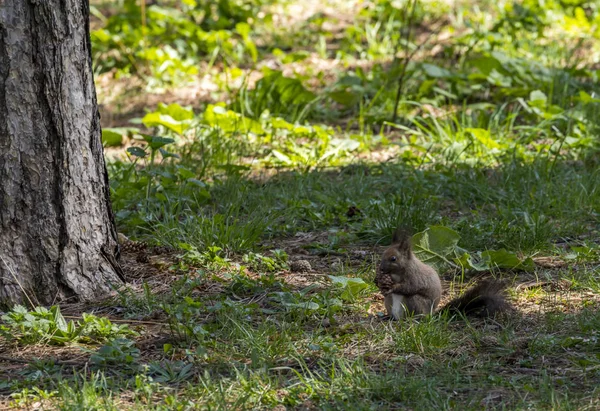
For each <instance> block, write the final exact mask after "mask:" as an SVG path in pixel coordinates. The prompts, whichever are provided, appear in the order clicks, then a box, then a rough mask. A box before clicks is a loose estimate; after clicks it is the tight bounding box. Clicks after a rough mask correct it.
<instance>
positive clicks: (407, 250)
mask: <svg viewBox="0 0 600 411" xmlns="http://www.w3.org/2000/svg"><path fill="white" fill-rule="evenodd" d="M410 237H411V235H410V231H409V230H408V229H407V228H405V227H399V228H398V229H397V230H396V232H395V233H394V238H393V244H394V245H396V247H397V248H398V251H400V253H402V254H404V255H406V257H407V258H410V255H411V244H410Z"/></svg>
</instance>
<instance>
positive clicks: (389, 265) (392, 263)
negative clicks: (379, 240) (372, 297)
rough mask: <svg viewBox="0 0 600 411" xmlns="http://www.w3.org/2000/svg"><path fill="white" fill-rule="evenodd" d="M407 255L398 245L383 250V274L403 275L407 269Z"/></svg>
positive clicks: (380, 269)
mask: <svg viewBox="0 0 600 411" xmlns="http://www.w3.org/2000/svg"><path fill="white" fill-rule="evenodd" d="M406 263H407V256H406V255H405V254H404V253H402V252H401V251H400V250H399V249H398V247H395V246H392V247H390V248H388V249H387V250H385V251H384V252H383V256H382V257H381V263H380V264H379V271H380V272H381V273H382V274H391V275H392V278H393V277H394V274H397V275H402V274H403V273H404V270H405V269H406Z"/></svg>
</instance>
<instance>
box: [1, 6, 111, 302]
mask: <svg viewBox="0 0 600 411" xmlns="http://www.w3.org/2000/svg"><path fill="white" fill-rule="evenodd" d="M99 120H100V116H99V114H98V108H97V103H96V91H95V89H94V81H93V74H92V61H91V44H90V36H89V4H88V2H87V1H86V0H62V1H59V0H43V1H39V0H37V1H36V0H29V1H27V0H0V303H2V304H12V303H23V302H27V303H29V304H51V303H54V302H58V301H64V300H66V299H68V300H69V301H74V300H84V301H88V300H92V299H95V298H97V297H99V296H101V295H103V294H105V293H106V292H107V291H109V289H110V284H114V283H120V282H121V281H122V274H121V271H120V268H119V265H118V263H117V261H116V258H115V257H116V255H115V254H116V253H117V252H118V251H117V235H116V230H115V225H114V218H113V214H112V210H111V207H110V199H109V187H108V176H107V172H106V165H105V163H104V156H103V152H102V144H101V137H100V135H101V132H100V121H99Z"/></svg>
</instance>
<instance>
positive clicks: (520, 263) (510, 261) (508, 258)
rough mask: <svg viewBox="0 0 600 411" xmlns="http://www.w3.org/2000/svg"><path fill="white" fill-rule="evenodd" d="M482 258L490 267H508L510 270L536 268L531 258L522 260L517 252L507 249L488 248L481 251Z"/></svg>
mask: <svg viewBox="0 0 600 411" xmlns="http://www.w3.org/2000/svg"><path fill="white" fill-rule="evenodd" d="M481 258H482V259H483V260H485V261H486V262H487V263H488V265H489V266H490V267H493V266H496V267H498V268H507V269H509V270H514V269H520V270H524V271H531V270H533V269H534V263H533V260H532V259H531V258H527V259H525V260H521V259H520V258H519V257H518V256H517V255H516V254H515V253H511V252H510V251H507V250H505V249H504V248H502V249H500V250H497V251H495V250H488V251H484V252H483V253H481Z"/></svg>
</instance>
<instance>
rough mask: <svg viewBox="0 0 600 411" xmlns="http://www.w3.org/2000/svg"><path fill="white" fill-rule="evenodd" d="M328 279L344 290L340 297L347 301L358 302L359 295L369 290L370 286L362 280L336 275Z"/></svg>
mask: <svg viewBox="0 0 600 411" xmlns="http://www.w3.org/2000/svg"><path fill="white" fill-rule="evenodd" d="M328 277H329V279H330V280H331V281H332V282H333V283H334V284H336V285H337V286H339V287H341V288H343V290H344V291H343V292H342V295H341V296H340V297H341V298H342V299H343V300H345V301H356V299H357V297H358V295H359V294H360V293H361V292H362V291H364V290H366V289H367V288H369V285H368V284H367V283H365V282H364V281H363V280H362V279H361V278H353V277H341V276H335V275H330V276H328Z"/></svg>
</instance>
